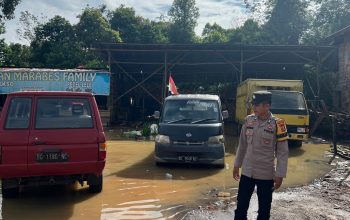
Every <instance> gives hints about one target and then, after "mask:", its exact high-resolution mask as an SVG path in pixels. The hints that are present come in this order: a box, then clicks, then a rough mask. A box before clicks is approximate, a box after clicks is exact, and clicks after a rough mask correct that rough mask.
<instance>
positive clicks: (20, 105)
mask: <svg viewBox="0 0 350 220" xmlns="http://www.w3.org/2000/svg"><path fill="white" fill-rule="evenodd" d="M31 106H32V99H31V98H13V99H11V103H10V108H9V111H8V114H7V118H6V124H5V128H6V129H25V128H28V127H29V119H30V111H31Z"/></svg>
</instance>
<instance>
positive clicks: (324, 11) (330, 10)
mask: <svg viewBox="0 0 350 220" xmlns="http://www.w3.org/2000/svg"><path fill="white" fill-rule="evenodd" d="M313 2H314V3H315V8H316V9H317V10H315V13H314V16H313V19H312V25H311V28H310V29H309V30H308V31H307V32H306V33H305V35H304V39H303V41H304V42H305V43H307V44H319V43H322V41H323V40H324V38H325V37H327V36H329V35H331V34H332V33H334V32H336V31H338V30H340V29H342V28H344V27H346V26H348V25H350V13H349V12H350V1H348V0H313Z"/></svg>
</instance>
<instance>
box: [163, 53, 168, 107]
mask: <svg viewBox="0 0 350 220" xmlns="http://www.w3.org/2000/svg"><path fill="white" fill-rule="evenodd" d="M167 75H168V53H167V52H165V54H164V81H163V82H164V84H163V86H164V88H163V100H162V103H164V99H165V98H166V97H167V85H168V83H167V82H168V81H167V78H168V76H167Z"/></svg>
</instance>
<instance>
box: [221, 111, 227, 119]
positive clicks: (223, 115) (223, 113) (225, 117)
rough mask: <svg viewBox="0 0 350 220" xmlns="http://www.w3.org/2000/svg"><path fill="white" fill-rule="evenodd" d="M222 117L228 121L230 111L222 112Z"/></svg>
mask: <svg viewBox="0 0 350 220" xmlns="http://www.w3.org/2000/svg"><path fill="white" fill-rule="evenodd" d="M222 117H223V118H224V119H227V118H228V111H227V110H225V111H222Z"/></svg>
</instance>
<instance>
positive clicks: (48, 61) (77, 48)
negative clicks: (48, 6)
mask: <svg viewBox="0 0 350 220" xmlns="http://www.w3.org/2000/svg"><path fill="white" fill-rule="evenodd" d="M31 47H32V57H31V61H32V64H33V66H35V67H49V68H75V67H77V66H78V65H79V64H80V63H81V60H82V58H83V55H82V45H81V43H80V42H78V40H77V37H76V34H75V32H74V28H73V26H72V25H71V24H70V23H69V21H67V20H66V19H65V18H62V17H60V16H55V17H54V18H52V19H50V20H49V21H48V22H47V23H45V24H42V25H39V26H38V27H36V28H35V38H34V40H33V41H32V42H31Z"/></svg>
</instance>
